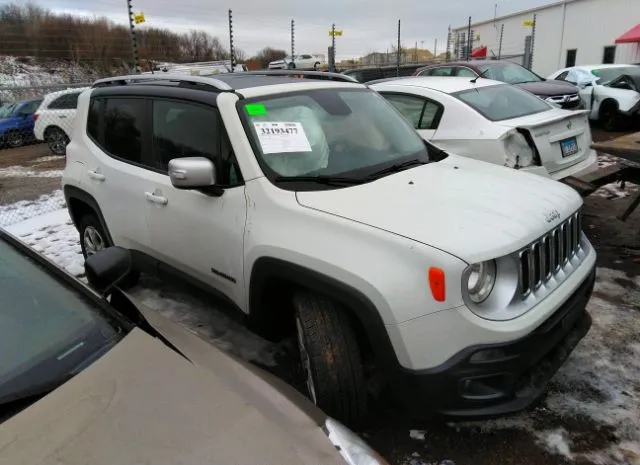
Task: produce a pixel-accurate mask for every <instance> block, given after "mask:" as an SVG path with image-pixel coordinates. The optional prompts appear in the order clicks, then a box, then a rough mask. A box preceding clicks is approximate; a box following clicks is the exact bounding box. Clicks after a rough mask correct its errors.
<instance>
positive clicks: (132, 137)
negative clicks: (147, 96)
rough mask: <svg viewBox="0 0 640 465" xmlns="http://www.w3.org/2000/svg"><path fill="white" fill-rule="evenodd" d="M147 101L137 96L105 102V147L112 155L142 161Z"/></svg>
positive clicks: (111, 99)
mask: <svg viewBox="0 0 640 465" xmlns="http://www.w3.org/2000/svg"><path fill="white" fill-rule="evenodd" d="M146 110H147V101H146V100H144V99H135V98H109V99H106V100H105V103H104V143H103V144H102V145H103V147H104V148H105V150H106V151H107V152H109V153H110V154H111V155H113V156H115V157H118V158H122V159H123V160H125V161H129V162H133V163H138V164H140V163H142V138H143V132H144V125H145V120H146V116H147V115H146Z"/></svg>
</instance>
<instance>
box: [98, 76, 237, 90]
mask: <svg viewBox="0 0 640 465" xmlns="http://www.w3.org/2000/svg"><path fill="white" fill-rule="evenodd" d="M145 81H165V82H167V81H169V82H189V83H192V84H200V85H205V86H211V87H213V88H215V89H217V90H222V91H230V90H233V88H232V87H231V86H230V85H229V84H227V83H226V82H223V81H221V80H220V79H215V78H210V77H200V76H186V75H181V74H171V73H162V74H144V75H142V74H129V75H125V76H114V77H108V78H103V79H98V80H97V81H95V82H94V83H93V84H92V85H91V87H94V88H95V87H107V86H110V85H126V84H128V83H133V82H145Z"/></svg>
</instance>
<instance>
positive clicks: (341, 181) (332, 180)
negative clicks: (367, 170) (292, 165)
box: [274, 175, 367, 186]
mask: <svg viewBox="0 0 640 465" xmlns="http://www.w3.org/2000/svg"><path fill="white" fill-rule="evenodd" d="M274 181H275V182H277V183H281V182H315V183H318V184H326V185H330V186H337V185H339V186H344V185H352V184H353V185H355V184H362V183H364V182H367V180H366V179H362V178H349V177H346V176H326V175H318V176H306V175H305V176H278V177H276V178H275V179H274Z"/></svg>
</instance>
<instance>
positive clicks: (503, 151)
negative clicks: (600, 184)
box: [370, 77, 597, 180]
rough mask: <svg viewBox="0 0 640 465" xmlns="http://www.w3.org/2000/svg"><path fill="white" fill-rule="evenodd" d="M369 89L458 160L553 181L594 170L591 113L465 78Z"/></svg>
mask: <svg viewBox="0 0 640 465" xmlns="http://www.w3.org/2000/svg"><path fill="white" fill-rule="evenodd" d="M370 87H371V88H372V89H374V90H376V91H378V92H379V93H380V94H382V95H383V96H384V97H385V98H386V99H387V100H389V102H391V103H392V104H393V105H394V106H395V107H396V108H397V109H398V110H399V111H400V113H401V114H403V115H404V116H405V117H406V118H407V119H408V120H409V121H410V122H411V123H412V124H413V125H414V127H415V128H416V130H417V131H418V133H419V134H420V135H421V136H422V138H423V139H425V140H428V141H430V142H432V143H433V144H435V145H436V146H438V147H440V148H442V149H444V150H447V151H450V152H452V153H455V154H457V155H462V156H466V157H469V158H474V159H476V160H482V161H486V162H490V163H495V164H499V165H504V166H508V167H511V168H516V169H521V170H523V171H530V172H533V173H536V174H540V175H543V176H547V177H551V178H553V179H556V180H560V179H564V178H566V177H569V176H576V175H578V173H581V172H587V171H591V170H592V169H594V168H595V167H596V166H597V165H596V153H595V151H593V150H592V149H591V148H590V145H591V142H592V138H591V130H590V128H589V121H588V117H587V113H588V112H587V111H569V110H562V109H560V108H557V107H555V106H552V105H550V104H549V103H547V102H545V101H544V100H542V99H541V98H539V97H536V96H535V95H533V94H531V93H529V92H527V91H525V90H522V89H520V88H518V87H516V86H512V85H510V84H505V83H503V82H498V81H493V80H490V79H477V80H474V79H469V78H468V77H410V78H394V79H386V80H381V81H376V83H372V84H371V86H370Z"/></svg>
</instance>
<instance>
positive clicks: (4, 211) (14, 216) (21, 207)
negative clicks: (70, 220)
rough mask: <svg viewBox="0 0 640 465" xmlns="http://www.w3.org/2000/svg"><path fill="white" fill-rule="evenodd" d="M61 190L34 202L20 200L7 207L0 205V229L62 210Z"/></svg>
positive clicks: (42, 196) (63, 204) (63, 203)
mask: <svg viewBox="0 0 640 465" xmlns="http://www.w3.org/2000/svg"><path fill="white" fill-rule="evenodd" d="M64 206H65V200H64V194H63V193H62V190H57V191H54V192H52V193H51V194H45V195H41V196H40V197H39V198H37V199H35V200H21V201H19V202H16V203H12V204H9V205H0V227H5V226H8V225H11V224H18V223H21V222H23V221H26V220H28V219H30V218H35V217H38V216H41V215H43V214H45V213H48V212H53V211H56V210H60V209H62V208H64Z"/></svg>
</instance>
